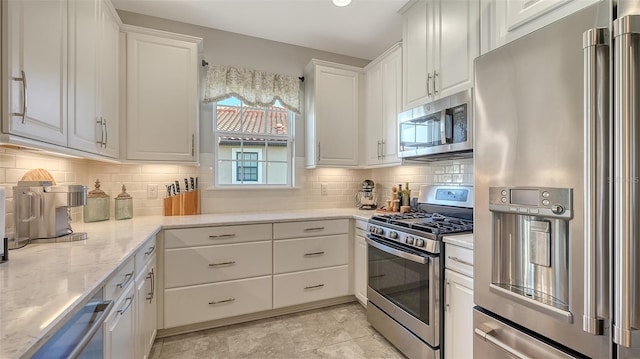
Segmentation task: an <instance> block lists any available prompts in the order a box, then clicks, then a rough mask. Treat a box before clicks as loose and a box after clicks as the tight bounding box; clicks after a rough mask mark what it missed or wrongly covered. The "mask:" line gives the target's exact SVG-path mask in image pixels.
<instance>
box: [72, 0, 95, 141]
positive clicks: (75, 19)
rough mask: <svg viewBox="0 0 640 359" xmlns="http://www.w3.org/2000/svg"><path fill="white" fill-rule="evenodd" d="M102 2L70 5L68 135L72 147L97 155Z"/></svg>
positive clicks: (91, 0)
mask: <svg viewBox="0 0 640 359" xmlns="http://www.w3.org/2000/svg"><path fill="white" fill-rule="evenodd" d="M99 28H100V0H87V1H74V2H69V83H68V86H69V87H68V90H69V91H68V93H69V114H68V115H69V116H68V126H69V136H68V145H69V147H71V148H74V149H78V150H82V151H88V152H92V153H98V152H99V148H100V146H101V142H100V138H101V136H100V134H101V131H102V127H101V126H100V125H99V124H98V123H97V120H98V116H99V92H98V86H99V78H98V61H99V57H100V54H99V47H100V43H99Z"/></svg>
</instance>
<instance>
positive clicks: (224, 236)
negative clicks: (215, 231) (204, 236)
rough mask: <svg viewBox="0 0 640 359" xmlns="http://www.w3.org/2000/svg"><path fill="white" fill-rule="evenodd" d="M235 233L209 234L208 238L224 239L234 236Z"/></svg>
mask: <svg viewBox="0 0 640 359" xmlns="http://www.w3.org/2000/svg"><path fill="white" fill-rule="evenodd" d="M235 236H236V235H235V233H230V234H219V235H211V236H209V238H210V239H225V238H233V237H235Z"/></svg>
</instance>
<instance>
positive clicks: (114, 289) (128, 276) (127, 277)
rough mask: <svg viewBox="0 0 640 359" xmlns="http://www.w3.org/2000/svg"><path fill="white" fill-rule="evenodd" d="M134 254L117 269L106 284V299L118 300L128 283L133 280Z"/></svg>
mask: <svg viewBox="0 0 640 359" xmlns="http://www.w3.org/2000/svg"><path fill="white" fill-rule="evenodd" d="M133 262H134V260H133V256H132V257H130V258H129V259H127V261H126V262H125V264H124V265H123V266H122V267H120V269H118V271H116V272H115V273H114V274H113V275H112V276H111V278H109V280H108V281H107V283H106V284H105V285H104V299H105V300H113V301H115V300H117V299H118V298H119V297H120V295H122V293H123V291H124V290H125V289H126V288H127V285H128V284H129V283H131V282H133V279H134V278H133V277H134V275H135V266H134V263H133Z"/></svg>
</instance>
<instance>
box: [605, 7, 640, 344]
mask: <svg viewBox="0 0 640 359" xmlns="http://www.w3.org/2000/svg"><path fill="white" fill-rule="evenodd" d="M638 24H640V16H637V15H631V16H624V17H622V18H619V19H618V20H616V21H614V22H613V31H614V36H613V39H614V41H613V43H614V51H613V52H614V57H615V58H616V63H615V64H614V66H613V67H614V69H615V79H614V81H615V83H616V87H615V90H614V94H613V98H614V99H615V103H614V104H615V105H614V115H615V116H614V123H615V124H616V126H613V127H614V140H613V141H614V142H613V143H614V163H616V166H615V169H614V171H615V172H614V176H613V179H614V186H613V187H614V192H613V193H614V198H613V203H614V212H613V218H614V221H613V224H614V228H613V251H614V254H613V260H614V264H613V272H614V284H613V287H614V288H615V293H614V295H613V298H616V299H615V302H614V303H612V306H613V308H614V313H613V318H612V319H613V320H612V322H613V323H615V324H614V325H613V341H614V342H615V343H616V344H619V345H621V346H624V347H627V348H634V347H638V345H640V343H639V341H640V335H638V334H639V333H638V331H636V330H635V328H640V314H639V313H638V312H637V308H638V306H639V305H640V303H638V302H639V301H640V298H638V296H639V295H638V292H637V288H636V287H635V285H634V283H637V280H638V279H637V278H635V275H637V273H632V271H633V269H637V268H638V267H637V264H636V261H637V258H636V253H637V247H635V246H637V243H638V239H639V237H640V227H638V223H637V218H638V215H639V213H638V208H637V204H638V201H639V198H640V196H639V195H640V194H639V193H638V192H637V183H636V182H637V180H638V176H639V175H640V173H639V172H638V171H639V170H640V169H639V168H638V167H637V156H638V152H639V150H640V149H639V148H638V141H640V138H638V131H637V129H638V122H639V117H640V113H639V112H638V111H639V109H638V102H637V96H638V88H639V87H640V83H638V77H637V70H636V69H637V68H638V62H637V61H638V59H637V58H636V54H637V50H636V49H637V46H638V45H639V43H638V40H639V39H638V35H637V34H638V33H640V31H638Z"/></svg>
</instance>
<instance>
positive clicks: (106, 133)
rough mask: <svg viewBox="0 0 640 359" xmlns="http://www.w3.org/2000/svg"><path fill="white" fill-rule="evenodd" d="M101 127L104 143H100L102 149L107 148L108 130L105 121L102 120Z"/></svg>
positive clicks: (104, 119)
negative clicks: (102, 128)
mask: <svg viewBox="0 0 640 359" xmlns="http://www.w3.org/2000/svg"><path fill="white" fill-rule="evenodd" d="M102 126H103V127H104V142H103V143H102V145H103V147H104V148H107V143H108V142H109V128H108V127H107V119H106V118H103V119H102Z"/></svg>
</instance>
